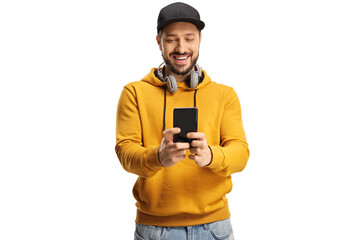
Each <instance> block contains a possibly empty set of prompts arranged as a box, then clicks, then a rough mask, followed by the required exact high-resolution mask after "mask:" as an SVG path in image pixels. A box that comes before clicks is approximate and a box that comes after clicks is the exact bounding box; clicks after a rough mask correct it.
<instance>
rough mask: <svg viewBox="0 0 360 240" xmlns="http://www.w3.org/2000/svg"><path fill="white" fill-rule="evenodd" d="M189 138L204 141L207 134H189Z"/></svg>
mask: <svg viewBox="0 0 360 240" xmlns="http://www.w3.org/2000/svg"><path fill="white" fill-rule="evenodd" d="M186 136H187V137H188V138H193V139H197V140H204V139H206V138H205V133H203V132H189V133H188V134H187V135H186Z"/></svg>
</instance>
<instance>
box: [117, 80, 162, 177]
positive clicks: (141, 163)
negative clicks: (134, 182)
mask: <svg viewBox="0 0 360 240" xmlns="http://www.w3.org/2000/svg"><path fill="white" fill-rule="evenodd" d="M158 147H159V146H150V147H144V146H143V144H142V130H141V119H140V114H139V110H138V105H137V99H136V92H135V90H134V89H133V88H131V87H129V86H125V87H124V89H123V91H122V93H121V96H120V99H119V103H118V107H117V113H116V145H115V152H116V154H117V156H118V158H119V160H120V163H121V165H122V166H123V168H124V169H125V170H126V171H128V172H131V173H134V174H137V175H139V176H141V177H144V178H149V177H151V176H153V175H155V174H156V173H157V172H158V171H159V170H160V169H161V168H162V165H161V163H160V161H159V159H158Z"/></svg>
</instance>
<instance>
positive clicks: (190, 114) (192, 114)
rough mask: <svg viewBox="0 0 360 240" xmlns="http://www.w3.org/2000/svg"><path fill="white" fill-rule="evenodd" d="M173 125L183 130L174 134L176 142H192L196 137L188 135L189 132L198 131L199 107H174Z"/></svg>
mask: <svg viewBox="0 0 360 240" xmlns="http://www.w3.org/2000/svg"><path fill="white" fill-rule="evenodd" d="M173 113H174V118H173V119H174V121H173V126H174V127H179V128H180V129H181V132H180V133H178V134H174V142H189V143H190V142H191V141H192V140H194V139H190V138H187V137H186V134H187V133H188V132H197V129H198V128H197V125H198V109H197V108H196V107H192V108H174V112H173Z"/></svg>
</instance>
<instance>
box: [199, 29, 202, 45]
mask: <svg viewBox="0 0 360 240" xmlns="http://www.w3.org/2000/svg"><path fill="white" fill-rule="evenodd" d="M201 38H202V33H201V32H200V34H199V44H200V43H201Z"/></svg>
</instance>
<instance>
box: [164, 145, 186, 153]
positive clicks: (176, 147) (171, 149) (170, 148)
mask: <svg viewBox="0 0 360 240" xmlns="http://www.w3.org/2000/svg"><path fill="white" fill-rule="evenodd" d="M189 148H190V144H189V143H169V144H167V146H166V149H167V151H169V152H175V151H178V150H185V149H189Z"/></svg>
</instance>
